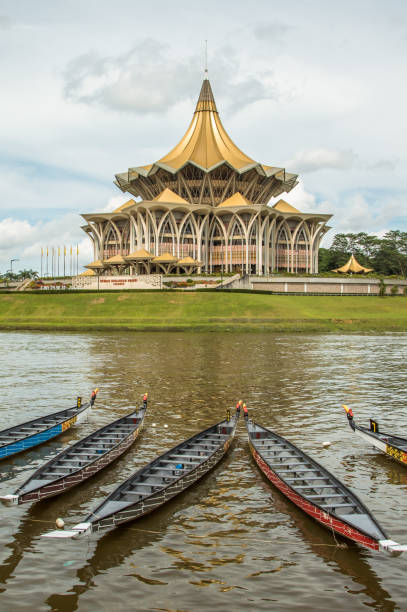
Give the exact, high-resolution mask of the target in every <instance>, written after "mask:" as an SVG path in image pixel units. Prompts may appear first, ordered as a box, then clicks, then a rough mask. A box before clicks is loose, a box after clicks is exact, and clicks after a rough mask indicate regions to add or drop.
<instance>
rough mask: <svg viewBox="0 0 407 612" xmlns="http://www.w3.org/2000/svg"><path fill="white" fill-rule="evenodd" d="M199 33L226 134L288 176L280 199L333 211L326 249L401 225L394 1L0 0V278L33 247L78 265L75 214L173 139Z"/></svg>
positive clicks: (405, 204)
mask: <svg viewBox="0 0 407 612" xmlns="http://www.w3.org/2000/svg"><path fill="white" fill-rule="evenodd" d="M205 40H207V41H208V69H209V78H210V81H211V85H212V89H213V92H214V95H215V99H216V103H217V107H218V110H219V113H220V116H221V119H222V122H223V124H224V126H225V128H226V130H227V131H228V133H229V135H230V136H231V137H232V139H233V140H234V141H235V143H236V144H237V145H238V146H239V147H240V148H241V149H242V150H243V151H244V152H245V153H246V154H247V155H249V156H250V157H252V158H253V159H255V160H257V161H259V162H261V163H264V164H267V165H271V166H281V167H285V168H286V169H287V170H288V171H290V172H295V173H298V174H299V175H300V178H301V181H300V183H299V185H298V186H297V187H296V188H295V189H294V190H293V191H291V192H290V193H289V194H286V195H284V196H283V197H284V198H285V199H286V200H287V201H288V202H290V203H291V204H293V205H294V206H296V207H297V208H299V209H300V210H301V211H304V212H324V213H330V214H332V215H333V217H332V219H331V221H330V225H331V227H332V229H331V230H330V232H329V233H328V234H327V236H326V238H325V242H324V246H329V244H330V241H331V240H332V238H333V236H334V235H335V233H338V232H359V231H366V232H368V233H374V234H377V235H383V234H384V233H385V232H386V231H388V230H390V229H402V230H404V231H407V184H406V177H407V152H406V146H405V141H406V136H407V129H406V127H407V121H406V112H407V79H406V78H405V76H406V57H407V3H406V2H405V1H404V0H400V1H399V0H388V2H386V3H382V2H379V1H376V0H366V1H364V0H353V1H348V0H342V1H341V2H332V1H330V2H329V1H327V0H324V1H319V0H300V1H297V0H291V1H290V0H286V2H284V3H281V2H275V1H274V0H264V1H263V0H252V1H251V2H244V1H242V0H233V1H230V0H222V2H219V0H217V1H213V0H206V1H205V3H194V2H190V1H185V0H177V2H176V3H169V2H167V1H163V0H156V1H155V2H153V3H146V2H140V0H131V1H127V0H116V1H115V2H110V1H109V2H108V1H106V0H86V2H83V1H82V0H38V1H37V2H32V0H18V2H16V1H15V0H0V74H1V96H0V135H1V137H0V273H1V272H5V271H6V270H7V269H9V268H10V260H11V259H17V260H18V261H16V262H13V269H14V270H17V269H27V268H33V269H35V270H38V271H39V270H40V252H41V247H43V248H45V247H47V246H48V247H49V248H51V247H52V246H54V247H58V246H61V247H62V246H63V245H68V246H69V245H75V247H76V245H79V261H80V264H81V265H83V264H85V263H88V262H90V261H91V260H92V250H91V245H90V240H89V239H88V238H87V236H86V235H85V234H84V232H83V230H81V225H84V220H83V219H82V218H81V217H80V214H81V213H89V212H94V211H95V212H96V211H109V210H113V209H114V208H115V207H117V206H119V205H120V204H121V203H123V202H125V201H127V200H128V199H129V195H127V196H126V195H125V194H122V192H121V191H120V190H119V189H118V188H117V187H116V186H115V185H113V180H114V175H115V174H116V173H119V172H123V171H126V170H127V168H128V167H131V166H139V165H145V164H148V163H151V162H153V161H156V160H157V159H159V158H160V157H162V156H163V155H165V154H166V153H167V152H168V151H169V150H170V149H172V147H173V146H174V145H175V144H176V143H177V142H178V140H179V139H180V138H181V137H182V135H183V134H184V132H185V130H186V128H187V126H188V124H189V122H190V120H191V117H192V114H193V111H194V108H195V104H196V100H197V97H198V95H199V90H200V87H201V83H202V78H203V71H204V55H205V54H204V48H205V42H204V41H205ZM272 203H273V201H271V204H272Z"/></svg>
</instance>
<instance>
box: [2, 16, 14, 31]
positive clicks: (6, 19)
mask: <svg viewBox="0 0 407 612" xmlns="http://www.w3.org/2000/svg"><path fill="white" fill-rule="evenodd" d="M11 23H12V21H11V19H10V17H8V16H7V15H0V30H8V29H10V27H11Z"/></svg>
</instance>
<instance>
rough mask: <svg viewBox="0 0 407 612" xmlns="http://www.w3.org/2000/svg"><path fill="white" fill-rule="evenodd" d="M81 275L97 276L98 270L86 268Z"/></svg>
mask: <svg viewBox="0 0 407 612" xmlns="http://www.w3.org/2000/svg"><path fill="white" fill-rule="evenodd" d="M79 276H96V272H95V271H94V270H85V271H84V272H81V273H80V274H79Z"/></svg>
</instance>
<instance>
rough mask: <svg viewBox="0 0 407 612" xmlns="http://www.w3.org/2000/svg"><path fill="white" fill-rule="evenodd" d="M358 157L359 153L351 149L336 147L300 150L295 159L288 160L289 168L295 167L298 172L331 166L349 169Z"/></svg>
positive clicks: (313, 170) (337, 168) (314, 170)
mask: <svg viewBox="0 0 407 612" xmlns="http://www.w3.org/2000/svg"><path fill="white" fill-rule="evenodd" d="M356 159H357V155H356V154H355V153H354V152H353V151H352V150H351V149H349V150H347V151H335V150H334V149H312V150H309V151H299V152H298V153H296V154H295V156H294V157H293V159H290V160H289V161H287V162H286V164H285V165H286V166H287V167H288V168H295V170H296V172H302V173H304V174H305V173H307V172H316V171H317V170H323V169H326V168H331V169H335V170H348V169H349V168H351V167H352V166H353V165H354V163H355V161H356Z"/></svg>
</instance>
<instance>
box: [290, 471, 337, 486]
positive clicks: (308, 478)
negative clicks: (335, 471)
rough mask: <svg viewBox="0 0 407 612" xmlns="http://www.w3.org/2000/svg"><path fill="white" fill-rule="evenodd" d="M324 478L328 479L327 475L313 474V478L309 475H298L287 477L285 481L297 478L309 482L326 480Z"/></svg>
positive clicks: (292, 480)
mask: <svg viewBox="0 0 407 612" xmlns="http://www.w3.org/2000/svg"><path fill="white" fill-rule="evenodd" d="M304 471H305V470H304ZM324 479H327V476H313V477H312V478H311V477H308V476H297V477H296V478H285V479H284V480H285V482H294V481H297V480H306V481H307V482H308V481H309V480H324ZM327 484H328V483H327Z"/></svg>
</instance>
